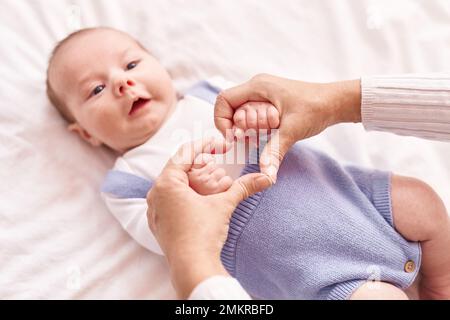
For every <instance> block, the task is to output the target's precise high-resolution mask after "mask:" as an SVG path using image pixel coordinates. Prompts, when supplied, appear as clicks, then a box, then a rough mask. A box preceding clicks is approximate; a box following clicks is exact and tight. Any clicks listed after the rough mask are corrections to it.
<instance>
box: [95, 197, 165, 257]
mask: <svg viewBox="0 0 450 320" xmlns="http://www.w3.org/2000/svg"><path fill="white" fill-rule="evenodd" d="M102 198H103V200H104V201H105V204H106V206H107V207H108V209H109V211H110V212H111V213H112V214H113V215H114V217H115V218H116V219H117V220H118V221H119V223H120V224H121V226H122V228H123V229H125V231H126V232H127V233H128V234H129V235H130V236H131V237H132V238H133V239H134V240H136V242H138V243H139V244H140V245H142V246H143V247H144V248H146V249H147V250H150V251H152V252H154V253H157V254H160V255H163V252H162V250H161V248H160V247H159V244H158V242H157V241H156V239H155V237H154V236H153V234H152V232H151V231H150V228H149V227H148V222H147V209H148V205H147V200H146V199H139V198H130V199H120V198H115V197H113V196H111V195H109V194H106V193H102Z"/></svg>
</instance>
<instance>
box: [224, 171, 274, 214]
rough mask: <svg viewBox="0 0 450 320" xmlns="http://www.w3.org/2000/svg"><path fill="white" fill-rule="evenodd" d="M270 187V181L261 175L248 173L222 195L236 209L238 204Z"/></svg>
mask: <svg viewBox="0 0 450 320" xmlns="http://www.w3.org/2000/svg"><path fill="white" fill-rule="evenodd" d="M271 185H272V181H271V179H270V178H269V177H268V176H267V175H265V174H262V173H249V174H246V175H244V176H241V177H239V178H238V179H236V180H235V181H234V182H233V184H232V185H231V187H230V188H229V189H228V191H226V192H225V193H224V194H225V196H226V197H227V198H228V199H229V200H231V201H232V203H233V205H234V206H235V207H236V206H237V205H238V204H239V202H241V201H243V200H245V199H247V198H248V197H250V196H251V195H253V194H255V193H257V192H261V191H263V190H264V189H267V188H268V187H270V186H271Z"/></svg>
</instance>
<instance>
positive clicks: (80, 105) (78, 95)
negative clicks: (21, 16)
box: [49, 29, 176, 152]
mask: <svg viewBox="0 0 450 320" xmlns="http://www.w3.org/2000/svg"><path fill="white" fill-rule="evenodd" d="M49 79H50V82H51V84H52V87H53V88H54V91H55V92H56V94H57V95H58V96H59V97H60V99H61V100H62V101H64V102H65V103H66V105H67V107H68V108H69V110H70V111H71V113H72V115H73V116H74V118H75V119H76V121H77V124H75V126H74V125H72V126H69V127H70V128H72V129H73V131H77V132H78V133H79V134H80V136H82V137H83V138H85V139H86V140H88V141H90V142H91V143H92V144H94V145H95V144H101V143H104V144H106V145H108V146H110V147H111V148H113V149H115V150H117V151H119V152H124V151H126V150H128V149H130V148H132V147H135V146H138V145H140V144H142V143H144V142H145V141H147V140H148V139H149V138H150V137H151V136H152V135H153V134H154V133H155V132H156V131H157V130H158V129H159V128H160V126H161V124H162V123H163V122H164V120H165V119H166V118H167V117H168V116H169V114H170V112H171V111H172V110H173V108H174V106H175V104H176V93H175V90H174V87H173V84H172V81H171V79H170V76H169V74H168V73H167V71H166V70H165V69H164V68H163V67H162V66H161V65H160V63H159V62H158V61H157V60H156V59H155V58H154V57H153V56H151V55H150V54H149V53H148V52H147V51H145V50H144V49H143V48H141V47H140V45H139V44H138V43H137V42H136V41H135V40H134V39H133V38H131V37H130V36H128V35H127V34H125V33H121V32H118V31H114V30H103V29H101V30H95V31H91V32H88V33H86V34H80V35H79V36H76V37H75V38H73V39H71V40H70V41H69V42H67V43H66V44H65V45H63V46H62V47H61V48H60V50H59V51H58V52H57V54H56V56H55V57H54V60H53V64H52V66H51V68H50V71H49Z"/></svg>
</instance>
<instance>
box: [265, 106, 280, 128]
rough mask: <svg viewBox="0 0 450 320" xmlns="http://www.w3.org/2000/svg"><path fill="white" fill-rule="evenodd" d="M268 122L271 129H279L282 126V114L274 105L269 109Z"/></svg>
mask: <svg viewBox="0 0 450 320" xmlns="http://www.w3.org/2000/svg"><path fill="white" fill-rule="evenodd" d="M267 121H268V122H269V128H270V129H277V128H278V127H279V126H280V113H279V112H278V109H277V108H275V107H274V106H273V105H271V106H270V107H269V108H268V109H267Z"/></svg>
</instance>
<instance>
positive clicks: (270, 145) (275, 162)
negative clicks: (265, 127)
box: [259, 130, 295, 183]
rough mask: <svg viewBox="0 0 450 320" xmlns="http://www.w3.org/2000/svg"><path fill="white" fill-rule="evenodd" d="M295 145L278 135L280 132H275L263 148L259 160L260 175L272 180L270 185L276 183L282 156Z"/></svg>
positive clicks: (285, 137)
mask: <svg viewBox="0 0 450 320" xmlns="http://www.w3.org/2000/svg"><path fill="white" fill-rule="evenodd" d="M294 143H295V141H292V140H291V139H290V138H289V137H288V136H286V135H283V134H280V130H275V131H274V132H273V133H272V134H271V136H270V140H269V141H268V142H267V144H266V145H265V146H264V150H263V152H262V153H261V156H260V158H259V167H260V170H261V173H264V174H266V175H267V176H269V177H270V179H272V183H275V182H276V181H277V174H278V169H279V168H280V165H281V162H282V161H283V158H284V156H285V155H286V153H287V152H288V151H289V149H290V148H291V146H292V145H293V144H294Z"/></svg>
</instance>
